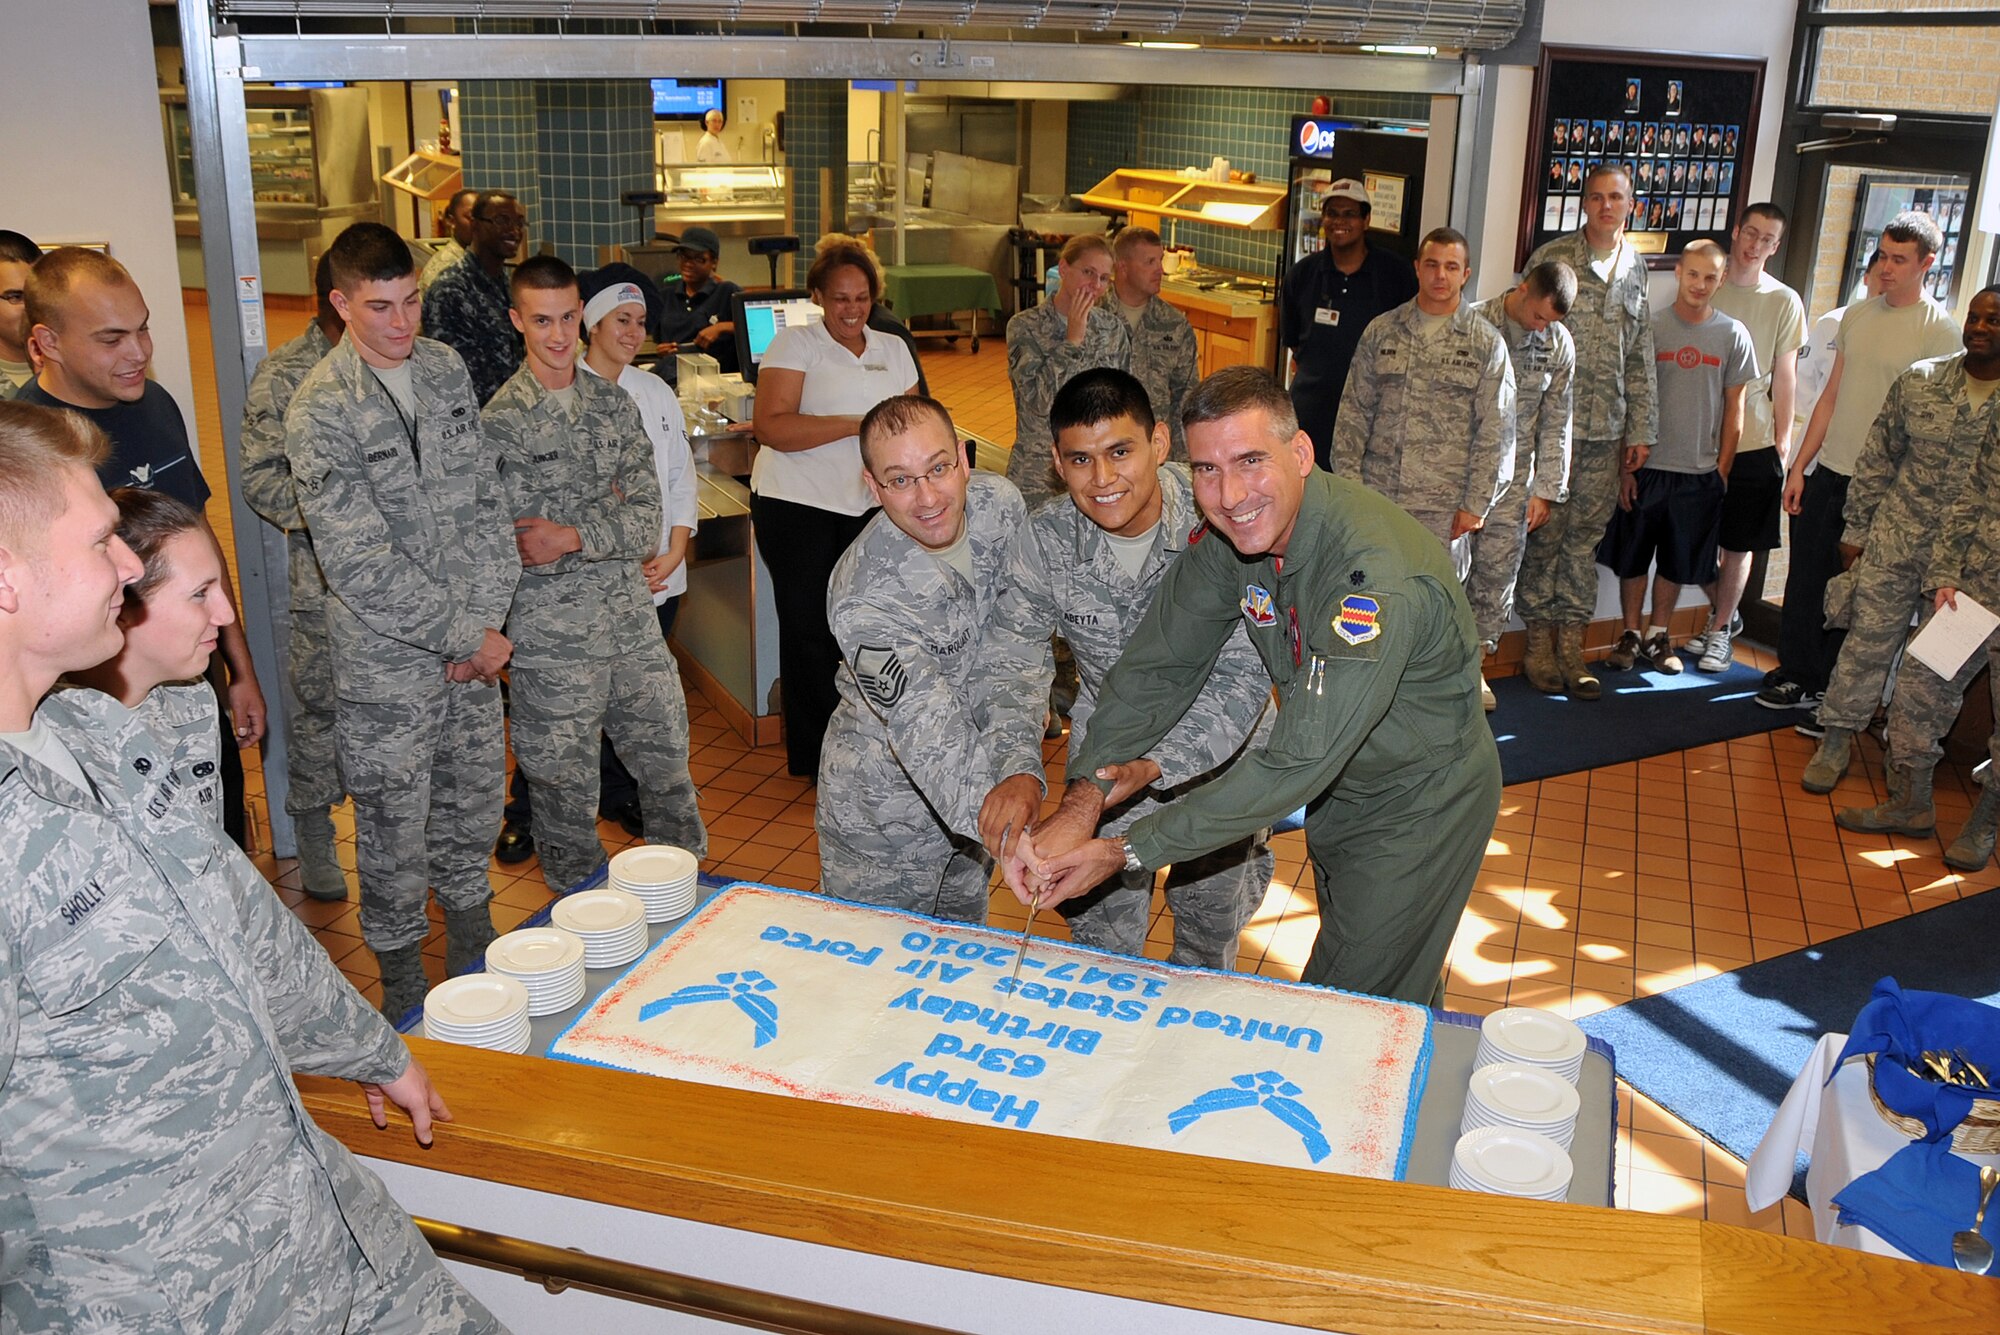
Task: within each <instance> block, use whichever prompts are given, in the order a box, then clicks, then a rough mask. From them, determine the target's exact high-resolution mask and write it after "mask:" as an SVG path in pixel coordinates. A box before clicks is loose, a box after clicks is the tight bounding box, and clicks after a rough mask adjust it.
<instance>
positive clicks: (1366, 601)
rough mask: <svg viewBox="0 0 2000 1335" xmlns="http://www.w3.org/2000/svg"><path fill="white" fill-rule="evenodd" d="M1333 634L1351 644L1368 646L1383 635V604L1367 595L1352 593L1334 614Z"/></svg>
mask: <svg viewBox="0 0 2000 1335" xmlns="http://www.w3.org/2000/svg"><path fill="white" fill-rule="evenodd" d="M1333 633H1334V634H1335V635H1338V636H1339V637H1340V638H1341V639H1343V640H1346V641H1347V642H1348V643H1349V644H1366V643H1368V641H1370V640H1372V639H1374V638H1375V637H1376V636H1378V635H1380V634H1381V633H1382V604H1381V603H1379V602H1377V601H1376V600H1375V599H1373V598H1371V597H1369V596H1368V595H1367V594H1365V593H1350V594H1348V595H1347V596H1346V597H1345V598H1342V599H1341V600H1340V607H1339V609H1338V610H1336V611H1335V612H1334V614H1333Z"/></svg>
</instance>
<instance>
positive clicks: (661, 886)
mask: <svg viewBox="0 0 2000 1335" xmlns="http://www.w3.org/2000/svg"><path fill="white" fill-rule="evenodd" d="M699 871H700V864H699V863H698V862H697V861H696V860H695V856H694V854H692V853H690V852H688V851H687V850H686V849H685V848H675V847H674V846H673V845H671V844H641V845H639V846H638V847H637V848H628V849H626V850H625V851H624V852H622V853H620V854H618V855H617V856H616V857H614V858H612V859H611V879H610V884H611V887H612V888H613V889H615V890H623V891H625V892H626V893H627V894H631V895H636V896H638V898H639V902H640V903H641V904H644V905H645V906H646V921H647V922H672V921H673V920H674V919H676V918H685V917H686V916H687V915H688V913H689V912H690V911H691V910H693V908H694V904H695V900H696V899H697V898H699V897H700V892H699V891H698V890H697V889H696V887H695V878H696V876H697V874H698V873H699Z"/></svg>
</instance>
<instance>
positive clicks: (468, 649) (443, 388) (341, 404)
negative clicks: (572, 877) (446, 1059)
mask: <svg viewBox="0 0 2000 1335" xmlns="http://www.w3.org/2000/svg"><path fill="white" fill-rule="evenodd" d="M409 366H410V369H411V388H412V390H413V392H414V394H415V397H416V400H417V402H416V410H417V411H416V422H415V427H414V431H415V436H416V447H415V449H413V448H412V443H411V430H412V428H411V427H410V426H409V425H408V422H409V419H408V418H406V417H404V416H403V412H402V409H401V408H399V407H398V406H397V405H396V403H395V402H394V401H393V400H392V399H391V398H390V397H389V391H388V390H387V389H385V388H384V387H383V385H382V383H381V381H379V380H378V379H376V377H375V374H374V372H372V371H371V370H369V369H368V366H367V364H366V363H365V362H363V361H362V360H361V356H360V354H359V353H358V352H357V351H355V347H354V342H353V340H351V339H347V340H343V341H342V342H341V344H340V346H339V347H337V348H335V349H334V350H333V351H332V352H330V353H328V354H327V355H326V357H325V358H324V359H322V360H321V362H320V364H319V365H318V366H315V367H314V368H313V369H312V370H311V372H309V373H308V374H307V376H306V378H305V383H303V384H302V385H300V386H299V390H298V393H297V394H296V395H294V396H293V398H292V406H291V409H290V410H289V411H288V412H287V413H286V414H285V453H286V455H287V457H288V458H290V460H291V464H292V477H293V478H294V479H295V481H296V483H297V488H298V498H299V509H300V510H301V511H302V512H303V513H304V515H305V519H306V525H307V527H309V528H310V529H311V530H312V535H313V551H314V553H315V554H316V555H317V556H318V557H319V563H320V569H322V570H323V571H325V572H326V583H327V588H328V590H329V591H330V592H331V593H332V594H333V597H332V598H330V599H329V600H328V601H327V608H326V621H327V641H328V643H329V645H331V647H332V650H333V654H332V657H333V676H334V689H335V692H336V696H337V701H338V703H337V705H336V715H335V722H334V736H335V740H336V742H337V744H338V747H339V752H340V768H341V774H342V777H343V779H344V780H345V782H346V784H347V789H348V792H349V793H350V794H352V795H353V798H354V836H355V856H356V861H357V862H358V864H359V870H360V874H361V934H362V937H363V939H365V940H366V941H367V942H368V945H369V947H370V948H371V949H372V950H374V951H375V952H376V954H378V955H380V954H381V953H382V952H383V951H385V950H395V949H400V948H402V947H406V946H413V945H417V944H419V943H421V942H422V941H423V939H424V936H425V934H426V932H427V931H428V930H429V922H428V920H427V919H426V918H425V916H424V887H425V885H426V884H427V883H428V884H429V885H430V886H431V887H433V888H434V889H435V890H436V891H437V897H438V903H439V904H440V905H442V906H443V907H444V908H445V910H446V911H447V913H449V912H453V911H462V910H473V909H478V910H481V911H483V910H484V909H485V907H486V905H487V903H488V902H489V901H490V900H491V899H492V896H493V886H492V883H491V882H490V881H489V880H488V879H487V875H486V866H487V860H488V858H489V856H490V855H491V852H492V848H493V838H494V835H495V833H496V832H497V831H498V830H499V828H500V804H501V793H500V789H501V783H502V776H503V775H504V774H505V772H506V741H505V736H504V733H503V728H504V723H503V721H502V719H501V715H500V688H499V687H497V686H487V685H484V684H483V683H481V682H478V681H469V682H448V681H446V680H445V676H444V674H445V667H446V665H447V664H449V663H455V662H463V661H464V660H465V659H467V658H470V657H471V656H472V655H473V654H474V653H476V652H478V650H479V647H480V644H481V642H482V641H483V639H484V637H485V634H486V631H487V629H488V628H489V627H491V628H497V627H499V626H500V625H501V624H502V623H503V622H504V621H505V620H506V618H507V605H508V603H509V602H510V601H511V600H512V598H513V596H514V582H515V581H516V580H517V579H519V578H520V572H521V560H520V557H519V556H518V555H516V554H515V551H514V530H513V521H512V517H511V516H510V515H509V514H508V513H507V510H506V500H505V496H504V494H503V490H502V483H501V479H500V469H499V461H498V459H497V458H496V457H495V455H494V452H493V450H492V449H491V447H490V446H489V445H488V443H487V441H486V439H485V437H484V436H483V435H482V434H481V432H480V429H479V408H478V405H477V404H476V403H475V402H474V400H473V396H472V382H471V381H470V380H469V379H468V378H467V377H466V374H465V367H464V364H463V363H461V362H460V361H459V359H458V355H457V354H456V353H454V352H453V351H452V350H451V349H450V348H448V347H446V346H444V344H442V343H435V342H432V341H431V340H430V339H426V338H420V339H417V340H416V342H415V344H414V345H413V347H412V349H411V352H410V358H409Z"/></svg>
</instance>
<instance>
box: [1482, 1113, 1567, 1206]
mask: <svg viewBox="0 0 2000 1335" xmlns="http://www.w3.org/2000/svg"><path fill="white" fill-rule="evenodd" d="M1452 1158H1453V1160H1454V1162H1455V1163H1456V1164H1457V1166H1458V1167H1459V1169H1460V1170H1462V1171H1463V1173H1464V1174H1465V1175H1466V1176H1467V1177H1469V1178H1471V1179H1472V1180H1473V1181H1474V1182H1477V1183H1479V1184H1480V1185H1482V1186H1484V1187H1486V1188H1487V1189H1488V1190H1490V1191H1496V1192H1501V1193H1504V1194H1506V1195H1509V1196H1535V1197H1540V1198H1542V1199H1554V1198H1555V1197H1556V1196H1557V1195H1560V1194H1564V1193H1567V1192H1568V1190H1569V1179H1570V1174H1571V1172H1572V1171H1573V1167H1572V1165H1571V1163H1570V1158H1569V1155H1568V1153H1566V1152H1565V1151H1564V1150H1563V1148H1562V1147H1561V1146H1560V1145H1558V1144H1556V1143H1555V1142H1554V1141H1552V1140H1550V1139H1549V1138H1548V1137H1547V1136H1544V1135H1540V1134H1538V1133H1536V1132H1533V1131H1522V1130H1519V1129H1517V1128H1514V1127H1502V1126H1485V1127H1480V1128H1478V1129H1477V1130H1473V1131H1468V1132H1466V1133H1465V1134H1464V1135H1462V1136H1460V1137H1459V1138H1458V1145H1457V1147H1456V1148H1454V1149H1453V1150H1452Z"/></svg>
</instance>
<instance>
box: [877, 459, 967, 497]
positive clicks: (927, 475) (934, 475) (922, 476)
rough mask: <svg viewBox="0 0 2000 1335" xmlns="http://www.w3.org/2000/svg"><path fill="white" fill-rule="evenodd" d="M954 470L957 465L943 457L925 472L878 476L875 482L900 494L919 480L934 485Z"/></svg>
mask: <svg viewBox="0 0 2000 1335" xmlns="http://www.w3.org/2000/svg"><path fill="white" fill-rule="evenodd" d="M956 471H958V465H957V464H956V463H953V462H952V461H951V460H949V459H944V460H940V461H939V462H938V463H936V464H934V465H932V466H931V468H930V469H929V471H927V472H922V473H898V474H896V476H894V477H892V478H886V479H884V478H878V479H877V482H878V483H879V484H880V485H881V486H884V487H887V488H888V489H889V490H890V491H893V492H895V493H896V494H897V495H899V496H900V495H903V494H905V493H907V492H908V491H909V490H910V488H911V487H914V486H916V485H917V483H919V482H922V481H924V480H926V479H928V480H929V481H930V482H931V483H932V484H933V485H935V484H937V483H939V482H942V481H944V480H945V479H946V478H948V477H950V476H951V475H952V474H953V473H954V472H956Z"/></svg>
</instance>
